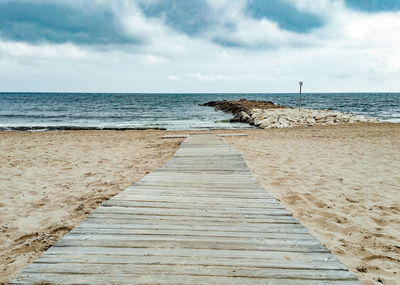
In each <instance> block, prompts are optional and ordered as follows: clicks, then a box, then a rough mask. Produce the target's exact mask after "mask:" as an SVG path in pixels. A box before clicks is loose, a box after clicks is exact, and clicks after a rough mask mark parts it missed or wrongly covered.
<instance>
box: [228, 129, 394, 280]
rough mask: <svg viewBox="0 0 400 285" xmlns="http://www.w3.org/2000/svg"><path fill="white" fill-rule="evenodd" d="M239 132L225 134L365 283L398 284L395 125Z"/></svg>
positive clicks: (266, 183) (272, 189)
mask: <svg viewBox="0 0 400 285" xmlns="http://www.w3.org/2000/svg"><path fill="white" fill-rule="evenodd" d="M241 132H243V131H241ZM245 133H247V134H248V136H247V137H226V138H224V140H225V141H226V142H228V143H230V144H231V145H232V146H233V147H234V148H235V149H237V150H238V151H239V152H241V153H242V155H243V156H244V158H245V160H246V162H247V164H248V165H249V167H250V169H251V171H252V173H253V174H254V175H255V176H256V178H257V179H258V180H259V182H260V183H261V184H262V185H263V186H264V187H265V188H266V189H268V190H269V191H270V192H271V193H272V194H273V195H274V196H275V197H276V198H278V199H279V200H280V201H282V203H283V204H284V205H285V206H286V207H287V208H288V209H289V210H290V211H292V212H293V213H294V216H295V217H296V218H297V219H299V220H300V222H301V223H302V224H304V225H305V226H306V227H307V228H308V229H309V230H310V232H311V233H312V234H313V235H314V236H315V237H317V238H318V239H319V240H320V241H321V242H322V243H323V244H324V245H325V246H326V247H327V248H328V249H330V250H331V251H332V252H333V253H334V254H335V255H336V256H337V257H338V258H339V259H340V260H341V261H342V262H343V263H344V264H345V265H346V266H347V267H348V268H349V269H350V270H351V271H353V272H354V273H356V274H357V275H358V277H359V279H360V280H361V281H362V283H363V284H400V169H399V167H400V124H348V125H338V126H322V127H321V126H319V127H317V126H314V127H310V128H295V129H271V130H255V131H245Z"/></svg>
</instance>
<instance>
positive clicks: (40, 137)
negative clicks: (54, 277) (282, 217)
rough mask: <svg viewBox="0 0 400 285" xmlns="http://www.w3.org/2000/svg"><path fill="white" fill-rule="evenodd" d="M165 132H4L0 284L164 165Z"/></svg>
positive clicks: (168, 150) (170, 148)
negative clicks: (104, 204) (90, 216)
mask: <svg viewBox="0 0 400 285" xmlns="http://www.w3.org/2000/svg"><path fill="white" fill-rule="evenodd" d="M164 134H165V132H161V131H126V132H116V131H72V132H71V131H69V132H46V133H44V132H36V133H35V132H34V133H29V132H20V133H8V132H2V133H0V284H1V283H4V282H6V281H7V280H10V278H12V277H13V276H15V274H16V273H17V272H18V271H19V270H21V269H22V268H23V267H24V266H25V265H26V264H28V263H29V262H31V261H33V260H34V259H35V257H37V256H38V255H39V254H40V253H41V252H42V251H44V250H46V249H47V248H48V247H49V246H50V245H52V244H53V243H54V242H55V241H57V240H58V239H59V238H60V237H62V236H63V235H64V234H65V233H66V232H68V231H69V230H70V229H72V228H73V227H74V226H75V225H77V224H78V223H79V222H80V221H81V220H82V219H83V218H84V217H85V216H86V215H87V214H88V213H89V212H90V211H91V210H92V209H94V208H96V207H97V206H98V205H99V204H100V203H101V202H102V201H104V200H107V199H109V198H110V197H112V196H113V195H115V194H117V193H118V192H120V191H121V190H123V189H125V188H126V187H128V186H130V185H131V184H132V183H133V182H135V181H137V180H139V179H140V178H141V177H143V176H144V175H146V174H147V173H149V172H151V171H153V170H154V169H156V168H157V167H159V166H161V165H162V164H164V163H165V161H166V160H167V159H169V158H170V157H171V156H172V155H173V153H174V152H175V150H176V149H177V148H178V147H179V142H180V141H181V140H180V139H168V140H165V139H161V137H162V135H164Z"/></svg>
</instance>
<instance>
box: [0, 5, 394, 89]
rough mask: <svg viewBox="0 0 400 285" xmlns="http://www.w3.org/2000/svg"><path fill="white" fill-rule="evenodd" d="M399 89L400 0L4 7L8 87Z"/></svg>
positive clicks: (0, 60)
mask: <svg viewBox="0 0 400 285" xmlns="http://www.w3.org/2000/svg"><path fill="white" fill-rule="evenodd" d="M300 80H302V81H304V82H305V86H304V87H305V91H306V92H346V91H354V92H362V91H400V0H90V1H85V0H0V91H71V92H296V91H297V88H298V81H300Z"/></svg>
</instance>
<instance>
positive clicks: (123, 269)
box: [25, 263, 354, 280]
mask: <svg viewBox="0 0 400 285" xmlns="http://www.w3.org/2000/svg"><path fill="white" fill-rule="evenodd" d="M25 272H26V273H30V272H33V273H62V274H71V273H72V274H98V275H107V274H120V275H129V276H135V275H139V276H140V275H148V274H150V275H157V274H160V275H161V274H163V273H165V272H167V273H168V274H169V275H189V276H190V275H191V276H199V275H203V276H227V277H229V276H231V277H244V278H246V277H250V276H251V277H253V278H276V279H281V278H285V279H294V278H298V279H308V280H354V276H353V275H352V274H350V273H349V272H347V271H343V270H330V269H325V270H318V269H298V270H294V269H286V268H259V267H239V266H236V267H230V266H223V265H222V266H216V265H214V266H209V265H205V266H204V265H196V266H192V265H183V266H169V267H168V268H166V267H165V266H164V265H158V264H156V265H150V264H149V265H147V266H131V265H130V264H90V263H87V264H79V266H76V265H74V264H70V263H54V264H43V263H34V264H31V265H30V266H28V267H27V269H26V271H25Z"/></svg>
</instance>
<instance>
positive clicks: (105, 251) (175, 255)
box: [11, 134, 359, 285]
mask: <svg viewBox="0 0 400 285" xmlns="http://www.w3.org/2000/svg"><path fill="white" fill-rule="evenodd" d="M32 283H44V284H49V283H50V284H53V283H54V284H148V283H151V284H160V283H162V284H166V283H168V284H182V283H184V284H241V285H243V284H307V285H312V284H338V285H339V284H345V285H349V284H359V282H358V281H357V279H356V278H355V276H354V275H353V274H351V273H350V272H349V271H347V269H346V268H345V267H344V266H343V265H342V264H341V263H339V262H338V261H337V259H336V258H335V257H334V256H333V255H332V254H331V253H330V252H329V251H328V250H327V249H326V248H325V247H323V246H322V245H321V244H320V243H319V242H318V240H316V239H315V238H314V237H312V236H311V235H310V234H309V233H308V231H307V230H306V228H305V227H303V226H302V225H301V224H299V222H298V221H297V220H296V219H294V218H293V217H292V215H291V214H290V212H288V211H287V210H286V209H285V208H284V207H283V206H282V205H281V204H280V203H279V202H278V201H277V200H275V199H274V198H273V197H272V196H271V195H270V194H268V192H267V191H266V190H265V189H263V188H262V187H261V186H260V185H259V184H258V183H257V182H256V180H255V179H254V177H253V176H252V175H251V174H250V172H249V169H248V168H247V166H246V164H245V162H244V160H243V158H242V157H241V155H240V154H239V153H237V152H236V151H234V150H233V149H232V148H231V147H229V146H228V145H227V144H225V143H224V142H223V141H222V140H221V139H220V138H218V137H217V136H215V135H211V134H207V135H196V136H192V137H189V138H187V139H186V140H185V141H184V142H183V144H182V146H181V148H180V149H179V150H178V151H177V152H176V154H175V155H174V157H173V158H172V159H171V160H170V161H169V162H168V163H167V164H166V165H165V166H163V167H161V168H160V169H158V170H157V171H155V172H153V173H151V174H149V175H147V176H146V177H144V178H143V179H142V180H140V181H139V182H137V183H135V185H133V186H132V187H129V188H127V189H126V190H124V191H123V192H121V193H120V194H118V195H117V196H115V197H114V198H112V199H111V200H109V201H107V202H105V203H103V204H102V206H100V207H99V208H98V209H96V210H95V211H94V212H93V213H92V214H91V215H90V216H89V217H88V218H87V219H86V220H85V221H84V222H82V223H81V224H80V225H79V226H77V227H76V228H75V229H73V230H72V231H71V232H70V233H68V234H67V235H66V236H65V237H64V238H63V239H61V240H60V241H58V242H57V243H56V244H55V245H54V246H52V247H51V248H50V249H49V250H47V251H46V252H45V253H44V254H43V255H42V256H41V257H40V258H38V259H37V260H36V262H34V263H33V264H31V265H28V266H27V267H26V268H25V269H24V270H23V271H22V272H21V273H20V275H19V276H18V278H17V279H16V280H14V281H13V282H12V283H11V284H32Z"/></svg>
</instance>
